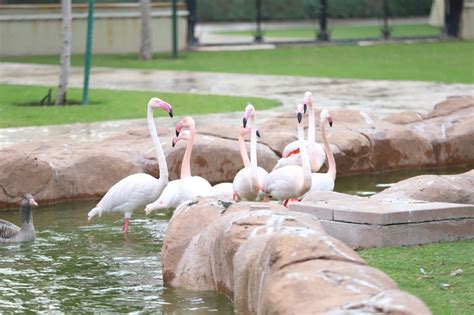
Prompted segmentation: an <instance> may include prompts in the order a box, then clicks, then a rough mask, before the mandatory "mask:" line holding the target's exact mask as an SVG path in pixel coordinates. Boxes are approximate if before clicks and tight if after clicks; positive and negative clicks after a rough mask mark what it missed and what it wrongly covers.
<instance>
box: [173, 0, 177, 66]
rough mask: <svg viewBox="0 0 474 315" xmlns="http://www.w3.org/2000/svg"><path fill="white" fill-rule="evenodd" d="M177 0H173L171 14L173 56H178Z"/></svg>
mask: <svg viewBox="0 0 474 315" xmlns="http://www.w3.org/2000/svg"><path fill="white" fill-rule="evenodd" d="M176 2H177V0H173V2H172V3H173V9H172V11H173V16H172V24H173V25H172V26H173V58H178V16H177V11H178V8H177V3H176Z"/></svg>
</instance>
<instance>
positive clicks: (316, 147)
mask: <svg viewBox="0 0 474 315" xmlns="http://www.w3.org/2000/svg"><path fill="white" fill-rule="evenodd" d="M303 101H304V111H305V112H306V107H308V140H307V141H305V144H306V147H307V152H308V154H309V161H310V164H311V171H312V172H317V171H319V169H320V168H321V166H322V165H323V164H324V162H325V160H326V155H325V153H324V149H323V147H322V146H321V144H319V143H318V142H316V137H315V133H316V130H315V129H316V126H315V125H316V124H315V120H314V106H313V94H311V92H306V93H305V94H304V99H303ZM295 164H296V165H301V154H300V145H299V140H296V141H293V142H290V143H289V144H287V145H286V146H285V148H284V149H283V153H282V157H281V159H279V160H278V162H277V164H276V165H275V167H274V168H273V169H274V170H275V169H277V168H280V167H283V166H285V165H295Z"/></svg>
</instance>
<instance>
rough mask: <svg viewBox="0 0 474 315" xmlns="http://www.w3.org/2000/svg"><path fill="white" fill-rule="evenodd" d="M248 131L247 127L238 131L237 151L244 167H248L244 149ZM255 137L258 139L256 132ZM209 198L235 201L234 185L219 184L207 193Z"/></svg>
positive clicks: (258, 135)
mask: <svg viewBox="0 0 474 315" xmlns="http://www.w3.org/2000/svg"><path fill="white" fill-rule="evenodd" d="M250 130H251V129H250V128H249V127H248V126H247V127H245V128H244V127H243V126H241V127H240V129H239V149H240V156H241V157H242V162H243V163H244V167H250V160H249V156H248V154H247V148H246V147H245V136H246V135H247V134H249V133H250ZM257 137H260V133H259V132H258V130H257ZM209 196H215V197H225V198H231V199H234V200H235V199H236V197H237V196H236V194H235V192H234V183H220V184H217V185H214V186H212V188H211V189H210V191H209Z"/></svg>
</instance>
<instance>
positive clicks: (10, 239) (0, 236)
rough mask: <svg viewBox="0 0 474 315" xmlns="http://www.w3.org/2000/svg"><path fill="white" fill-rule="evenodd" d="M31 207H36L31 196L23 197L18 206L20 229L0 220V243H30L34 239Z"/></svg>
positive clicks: (34, 232)
mask: <svg viewBox="0 0 474 315" xmlns="http://www.w3.org/2000/svg"><path fill="white" fill-rule="evenodd" d="M32 206H38V204H37V203H36V201H35V199H34V198H33V196H32V195H29V194H28V195H24V196H23V198H22V199H21V204H20V217H21V228H20V227H18V226H16V225H15V224H13V223H11V222H8V221H5V220H1V219H0V242H4V243H19V242H30V241H33V240H34V239H35V238H36V231H35V227H34V225H33V213H32V209H31V207H32Z"/></svg>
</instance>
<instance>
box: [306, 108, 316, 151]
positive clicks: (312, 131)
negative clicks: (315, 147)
mask: <svg viewBox="0 0 474 315" xmlns="http://www.w3.org/2000/svg"><path fill="white" fill-rule="evenodd" d="M308 142H310V143H314V142H316V122H315V120H314V106H313V100H310V101H309V102H308Z"/></svg>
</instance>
